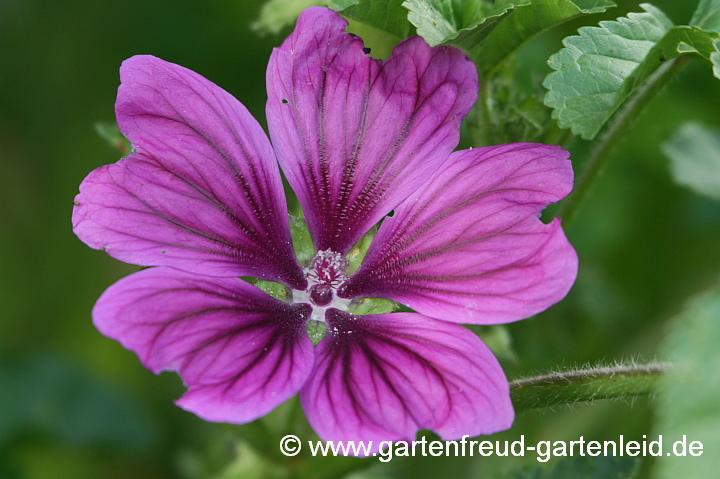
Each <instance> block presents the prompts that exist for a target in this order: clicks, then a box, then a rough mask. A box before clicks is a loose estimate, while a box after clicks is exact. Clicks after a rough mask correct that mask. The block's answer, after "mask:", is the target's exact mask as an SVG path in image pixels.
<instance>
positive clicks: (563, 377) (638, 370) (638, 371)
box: [510, 363, 670, 411]
mask: <svg viewBox="0 0 720 479" xmlns="http://www.w3.org/2000/svg"><path fill="white" fill-rule="evenodd" d="M669 367H670V366H669V364H667V363H652V364H644V365H619V366H609V367H596V368H588V369H573V370H570V371H563V372H557V373H551V374H546V375H542V376H535V377H530V378H524V379H518V380H516V381H513V382H511V383H510V393H511V395H512V402H513V406H515V409H516V410H518V411H521V410H524V409H538V408H549V407H553V406H558V405H562V404H575V403H578V402H588V401H594V400H597V399H619V398H634V397H637V396H645V395H648V394H650V393H652V392H654V391H655V389H656V385H657V382H658V380H659V379H660V377H661V376H662V375H663V374H664V373H665V372H666V371H667V370H668V368H669Z"/></svg>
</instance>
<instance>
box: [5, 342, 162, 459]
mask: <svg viewBox="0 0 720 479" xmlns="http://www.w3.org/2000/svg"><path fill="white" fill-rule="evenodd" d="M0 388H2V391H3V393H2V394H0V443H2V442H5V441H7V440H8V439H9V438H10V437H11V435H12V434H13V433H15V432H18V431H25V432H28V431H32V432H33V433H35V434H38V435H40V437H45V438H50V439H53V440H59V441H62V442H66V443H70V444H82V445H105V446H112V447H116V448H124V449H128V450H137V449H140V450H142V449H146V448H147V447H149V446H150V445H151V444H152V442H153V441H154V438H155V435H156V431H155V429H154V427H153V423H152V421H151V420H150V418H149V417H148V416H147V415H146V414H144V412H143V411H141V410H139V409H138V407H137V405H136V404H134V403H133V402H132V401H131V400H130V398H128V397H127V395H126V394H124V393H123V391H120V390H116V389H115V388H111V387H110V386H108V385H105V384H103V383H102V382H101V381H98V380H95V379H93V378H91V377H89V376H88V375H87V374H86V373H85V372H84V371H83V370H81V369H79V368H78V367H76V366H74V365H72V364H71V363H69V362H68V360H67V359H65V358H62V357H54V356H50V355H46V354H41V355H38V356H33V357H24V358H21V359H19V360H17V359H16V360H13V361H8V360H3V361H2V362H0Z"/></svg>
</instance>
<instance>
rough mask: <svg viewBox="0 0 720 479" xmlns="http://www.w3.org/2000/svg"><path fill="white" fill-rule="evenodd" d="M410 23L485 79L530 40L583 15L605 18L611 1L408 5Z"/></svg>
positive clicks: (423, 0) (450, 0) (445, 0)
mask: <svg viewBox="0 0 720 479" xmlns="http://www.w3.org/2000/svg"><path fill="white" fill-rule="evenodd" d="M404 5H405V6H406V7H407V8H408V10H410V14H409V15H408V18H409V19H410V21H411V22H412V23H413V24H414V25H415V26H416V27H417V31H418V34H420V35H422V36H423V37H424V38H425V40H426V41H427V42H428V43H430V44H431V45H441V44H442V45H454V46H457V47H459V48H462V49H464V50H465V51H467V52H468V53H469V54H470V56H471V57H472V58H473V60H474V61H475V63H476V65H477V67H478V72H479V73H480V75H481V76H482V77H486V76H489V75H492V74H493V73H494V72H495V71H496V70H497V69H498V68H499V67H500V66H501V65H502V64H503V63H504V62H505V61H506V60H507V58H508V57H510V55H512V54H513V53H514V52H515V51H516V50H517V49H518V48H519V47H520V46H521V45H523V44H524V43H525V42H527V41H528V40H529V39H530V38H532V37H533V36H535V35H537V34H538V33H541V32H543V31H545V30H548V29H550V28H552V27H554V26H556V25H559V24H561V23H563V22H566V21H568V20H570V19H572V18H575V17H577V16H579V15H586V14H592V13H599V12H604V11H605V10H607V9H608V8H611V7H614V6H615V3H613V2H612V1H610V0H535V1H533V2H530V1H528V0H514V1H508V0H505V1H498V2H495V4H494V6H492V7H485V8H478V7H475V9H473V10H470V7H469V6H471V5H488V4H487V3H485V2H479V1H470V0H467V1H463V0H406V2H405V3H404Z"/></svg>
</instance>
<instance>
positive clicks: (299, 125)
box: [73, 8, 577, 441]
mask: <svg viewBox="0 0 720 479" xmlns="http://www.w3.org/2000/svg"><path fill="white" fill-rule="evenodd" d="M345 28H346V22H345V21H344V20H342V19H341V18H340V17H338V16H337V15H336V14H334V13H332V12H331V11H329V10H327V9H323V8H311V9H308V10H306V11H305V12H304V13H303V14H302V15H301V16H300V18H299V19H298V21H297V27H296V29H295V31H294V33H293V34H292V35H290V37H289V38H287V40H285V42H284V43H283V45H282V46H281V47H280V48H277V49H275V50H274V52H273V54H272V56H271V58H270V64H269V66H268V70H267V90H268V97H269V98H268V102H267V108H266V113H267V119H268V123H269V128H270V134H271V137H272V146H271V144H270V141H269V140H268V139H267V137H266V136H265V134H264V132H263V130H262V128H261V127H260V125H259V124H258V123H257V122H256V121H255V120H254V119H253V118H252V117H251V116H250V114H249V113H248V111H247V110H246V109H245V107H243V106H242V105H241V104H240V103H239V102H238V101H237V100H235V99H234V98H233V97H232V96H231V95H230V94H228V93H227V92H225V91H224V90H222V89H220V88H219V87H217V86H216V85H214V84H213V83H211V82H209V81H208V80H206V79H204V78H203V77H201V76H199V75H198V74H196V73H194V72H192V71H189V70H187V69H184V68H182V67H180V66H177V65H174V64H171V63H167V62H164V61H162V60H159V59H157V58H154V57H150V56H136V57H133V58H130V59H129V60H127V61H125V62H124V63H123V65H122V68H121V69H120V77H121V85H120V88H119V90H118V98H117V103H116V113H117V122H118V125H119V127H120V130H121V131H122V133H123V134H125V135H126V136H127V137H128V138H129V139H130V140H131V141H132V144H133V146H134V149H135V150H134V152H133V153H132V154H131V155H130V156H129V157H127V158H125V159H123V160H120V161H119V162H117V163H115V164H113V165H107V166H103V167H101V168H98V169H97V170H95V171H93V172H92V173H91V174H90V175H89V176H88V177H87V178H86V179H85V181H84V182H83V183H82V185H81V186H80V193H79V194H78V196H77V197H76V200H75V208H74V210H73V228H74V231H75V234H77V236H78V237H79V238H80V239H81V240H82V241H84V242H85V243H86V244H88V245H89V246H91V247H93V248H96V249H103V250H105V251H107V253H108V254H110V255H111V256H113V257H114V258H117V259H119V260H122V261H126V262H128V263H133V264H137V265H142V266H153V268H150V269H146V270H143V271H140V272H138V273H135V274H132V275H130V276H129V277H127V278H124V279H122V280H120V281H119V282H117V283H116V284H115V285H113V286H111V287H110V288H109V289H108V290H107V291H106V292H105V293H104V294H103V295H102V296H101V297H100V299H99V300H98V302H97V304H96V305H95V308H94V310H93V320H94V323H95V325H96V326H97V328H98V329H99V330H100V331H101V332H102V333H103V334H105V335H106V336H109V337H111V338H113V339H116V340H118V341H119V342H120V343H122V345H123V346H125V347H126V348H128V349H130V350H132V351H134V352H136V353H137V355H138V357H139V358H140V360H141V361H142V362H143V364H145V366H147V367H148V368H149V369H151V370H152V371H153V372H155V373H159V372H161V371H164V370H172V371H177V372H178V373H179V374H180V376H182V378H183V380H184V381H185V383H186V385H187V387H188V391H187V393H186V394H185V395H184V396H183V397H182V398H180V399H179V400H178V401H177V403H178V405H179V406H181V407H183V408H185V409H187V410H188V411H192V412H193V413H195V414H197V415H198V416H200V417H202V418H204V419H206V420H210V421H223V422H232V423H244V422H247V421H252V420H253V419H256V418H258V417H260V416H262V415H264V414H266V413H268V412H269V411H270V410H272V409H273V408H274V407H275V406H277V405H278V404H280V403H282V402H283V401H285V400H287V399H288V398H289V397H291V396H292V395H293V394H295V393H297V392H299V393H300V399H301V401H302V405H303V407H304V409H305V412H306V414H307V417H308V419H309V421H310V423H311V425H312V426H313V428H314V429H315V430H316V431H317V433H318V434H319V435H320V436H321V437H322V438H323V439H327V440H341V439H342V440H349V439H354V440H370V439H372V440H375V441H379V440H397V439H409V438H413V437H414V435H415V432H416V431H417V430H418V429H423V428H428V429H433V430H435V431H436V432H437V433H438V434H439V435H440V436H441V437H443V438H446V439H455V438H459V437H461V436H462V435H464V434H469V435H471V436H472V435H478V434H487V433H492V432H496V431H500V430H503V429H506V428H508V427H509V426H510V424H511V423H512V420H513V410H512V405H511V403H510V399H509V394H508V383H507V380H506V378H505V376H504V374H503V371H502V369H501V368H500V366H499V365H498V363H497V361H496V360H495V358H494V357H493V355H492V354H491V352H490V351H489V350H488V349H487V348H486V347H485V346H484V345H483V343H482V342H481V341H480V340H479V339H478V338H477V336H475V335H474V334H473V333H472V332H470V331H469V330H467V329H465V328H464V327H462V326H461V325H459V324H457V323H473V324H497V323H505V322H509V321H516V320H519V319H522V318H526V317H528V316H531V315H533V314H535V313H538V312H540V311H543V310H545V309H546V308H548V307H550V306H551V305H552V304H554V303H555V302H557V301H559V300H560V299H562V298H563V297H564V296H565V295H566V293H567V292H568V290H569V289H570V287H571V285H572V283H573V281H574V279H575V274H576V270H577V259H576V256H575V252H574V251H573V249H572V247H571V246H570V244H569V243H568V241H567V239H566V238H565V236H564V234H563V231H562V229H561V227H560V223H559V221H557V220H555V221H553V222H551V223H550V224H544V223H542V222H541V221H540V220H539V219H538V215H539V213H540V211H541V210H542V209H543V208H544V207H545V206H546V205H547V204H549V203H552V202H555V201H558V200H559V199H561V198H563V197H564V196H565V195H567V193H568V192H569V191H570V189H571V186H572V169H571V165H570V161H569V160H568V153H567V152H566V151H564V150H562V149H561V148H559V147H555V146H546V145H540V144H508V145H501V146H494V147H487V148H477V149H473V150H468V151H459V152H455V153H451V152H452V150H453V148H454V147H455V146H456V145H457V143H458V139H459V129H460V122H461V121H462V119H463V118H464V117H465V116H466V115H467V113H468V112H469V110H470V108H471V107H472V105H473V103H474V102H475V98H476V89H477V80H476V72H475V67H474V65H473V64H472V62H471V61H470V60H468V59H467V57H466V56H465V55H464V54H463V53H462V52H461V51H459V50H455V49H453V48H446V47H441V48H430V47H429V46H427V44H426V43H425V42H424V41H423V40H422V39H421V38H419V37H414V38H410V39H408V40H406V41H404V42H403V43H401V44H400V45H398V46H397V47H396V48H395V49H394V50H393V54H392V56H391V58H390V59H389V60H387V61H386V62H381V61H378V60H374V59H372V58H371V57H369V56H368V55H367V54H366V53H365V52H364V50H363V43H362V41H361V40H360V39H357V38H355V37H353V36H351V35H349V34H347V33H345ZM276 159H277V162H276ZM278 163H279V165H280V167H282V169H283V171H284V172H285V175H286V176H287V179H288V181H289V183H290V185H291V186H292V188H293V189H294V191H295V192H296V194H297V197H298V199H299V201H300V203H301V205H302V207H303V209H304V212H305V218H306V220H307V222H308V225H309V229H310V233H311V235H312V238H313V242H314V245H315V247H316V249H317V251H318V253H317V255H316V256H315V258H313V260H312V261H311V263H310V264H309V265H307V267H306V268H305V269H303V267H301V266H300V265H299V264H298V263H297V261H296V258H295V255H294V252H293V248H292V244H291V238H290V231H289V226H288V211H287V206H286V202H285V196H284V192H283V186H282V181H281V177H280V171H279V168H278ZM393 210H394V215H393V216H392V217H389V216H387V215H388V214H389V213H390V212H391V211H393ZM380 220H382V224H381V226H380V228H379V230H378V233H377V236H376V238H375V239H374V241H373V243H372V245H371V247H370V249H369V251H368V253H367V256H366V257H365V260H364V262H363V263H362V265H361V266H360V268H359V269H358V270H357V271H356V272H355V273H354V274H353V275H352V276H350V277H348V276H347V272H346V267H347V262H346V260H345V259H344V255H345V254H346V253H348V251H349V250H350V248H351V247H352V246H353V244H354V243H355V242H356V241H357V240H358V239H360V238H361V237H362V236H363V234H364V233H366V232H367V231H368V230H369V229H370V228H371V227H372V226H373V225H375V224H376V223H378V222H379V221H380ZM238 276H254V277H257V278H262V279H266V280H272V281H277V282H280V283H283V284H285V285H286V286H288V287H289V288H291V289H292V292H293V302H291V303H286V302H282V301H279V300H276V299H274V298H272V297H270V296H269V295H267V294H266V293H264V292H263V291H261V290H260V289H258V288H256V287H254V286H252V285H251V284H249V283H247V282H245V281H243V280H241V279H239V278H237V277H238ZM364 297H381V298H389V299H392V300H395V301H397V302H400V303H403V304H405V305H407V306H409V307H410V308H412V309H413V310H415V311H417V313H392V314H378V315H368V316H354V315H352V314H350V313H348V305H349V303H350V302H351V300H353V299H356V298H364ZM311 318H312V319H316V320H320V321H324V322H325V323H326V325H327V328H328V329H327V333H326V335H325V337H324V339H323V340H322V341H321V342H320V343H319V344H318V345H317V346H316V347H315V348H313V346H312V343H311V341H310V339H309V338H308V332H307V324H308V321H309V320H310V319H311Z"/></svg>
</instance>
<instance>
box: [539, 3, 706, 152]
mask: <svg viewBox="0 0 720 479" xmlns="http://www.w3.org/2000/svg"><path fill="white" fill-rule="evenodd" d="M641 7H642V8H643V9H644V10H645V12H641V13H629V14H628V16H627V17H621V18H618V19H617V21H609V22H600V27H582V28H580V29H579V30H578V33H579V34H580V35H579V36H571V37H567V38H565V40H563V45H565V48H563V49H562V50H560V51H559V52H558V53H556V54H555V55H553V56H552V57H551V58H550V60H549V61H548V64H549V65H550V67H551V68H552V69H553V70H555V71H554V72H552V73H550V74H549V75H548V76H547V77H546V78H545V82H544V85H545V87H546V88H547V89H548V90H549V91H548V93H547V95H546V96H545V104H546V105H547V106H549V107H551V108H553V109H554V111H553V118H556V119H557V120H558V125H559V126H560V127H561V128H571V129H572V132H573V133H575V134H578V135H581V136H582V137H583V138H585V139H588V140H590V139H593V138H594V137H595V135H597V133H598V132H599V131H600V129H601V128H602V126H603V125H604V124H605V122H607V121H608V120H609V119H610V117H611V116H612V115H613V113H614V112H615V111H616V110H617V109H618V108H619V107H620V106H621V105H622V104H623V103H624V102H625V101H626V100H627V99H628V98H629V97H630V96H631V95H632V94H633V93H634V92H635V90H636V89H637V88H638V87H639V86H640V85H641V84H642V83H643V82H644V81H645V80H646V79H647V78H648V77H649V76H650V75H651V74H652V73H653V72H654V71H655V70H656V69H657V68H658V67H659V66H660V65H661V64H662V63H663V62H665V61H668V60H671V59H673V58H675V57H678V56H680V55H683V54H688V53H693V54H698V55H699V56H701V57H703V58H705V59H709V58H710V54H711V53H712V52H713V51H714V48H713V41H715V40H716V39H718V38H720V33H718V32H712V31H707V30H703V29H701V28H699V27H697V26H673V24H672V22H671V21H670V20H669V19H668V18H667V17H666V16H665V14H664V13H662V12H661V11H660V10H659V9H658V8H656V7H654V6H652V5H650V4H642V5H641Z"/></svg>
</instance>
